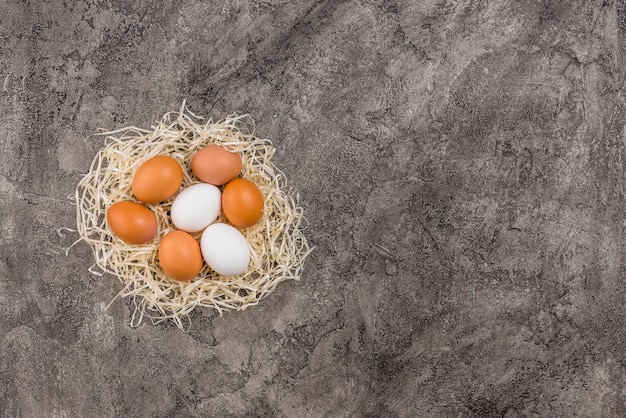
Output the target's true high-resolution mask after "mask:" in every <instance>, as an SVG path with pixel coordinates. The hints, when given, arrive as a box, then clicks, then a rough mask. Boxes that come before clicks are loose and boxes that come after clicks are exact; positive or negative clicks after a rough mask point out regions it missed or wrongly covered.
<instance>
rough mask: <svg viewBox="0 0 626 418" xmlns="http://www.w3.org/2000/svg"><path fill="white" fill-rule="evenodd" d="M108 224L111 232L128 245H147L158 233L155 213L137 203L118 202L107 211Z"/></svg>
mask: <svg viewBox="0 0 626 418" xmlns="http://www.w3.org/2000/svg"><path fill="white" fill-rule="evenodd" d="M106 218H107V224H108V225H109V228H110V229H111V231H112V232H113V233H114V234H115V235H116V236H117V237H118V238H119V239H121V240H122V241H124V242H126V243H127V244H136V245H139V244H145V243H146V242H148V241H150V240H151V239H152V238H154V236H155V235H156V233H157V220H156V216H154V213H152V211H151V210H150V209H148V208H147V207H145V206H144V205H142V204H140V203H136V202H130V201H122V202H117V203H115V204H113V205H111V207H110V208H109V210H107V215H106Z"/></svg>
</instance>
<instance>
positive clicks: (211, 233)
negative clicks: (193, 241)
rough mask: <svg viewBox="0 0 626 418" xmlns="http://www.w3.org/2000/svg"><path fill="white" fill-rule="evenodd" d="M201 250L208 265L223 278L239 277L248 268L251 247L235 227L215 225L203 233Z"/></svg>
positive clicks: (221, 224)
mask: <svg viewBox="0 0 626 418" xmlns="http://www.w3.org/2000/svg"><path fill="white" fill-rule="evenodd" d="M200 248H201V250H202V256H203V257H204V260H205V261H206V263H207V264H208V265H209V267H211V268H212V269H213V270H214V271H215V272H217V273H219V274H221V275H222V276H237V275H239V274H241V273H243V272H244V271H246V269H247V268H248V264H249V263H250V245H249V244H248V241H246V238H245V237H244V236H243V235H242V234H241V232H239V230H238V229H237V228H235V227H233V226H230V225H227V224H224V223H214V224H213V225H210V226H209V227H208V228H207V229H205V230H204V232H203V233H202V238H200Z"/></svg>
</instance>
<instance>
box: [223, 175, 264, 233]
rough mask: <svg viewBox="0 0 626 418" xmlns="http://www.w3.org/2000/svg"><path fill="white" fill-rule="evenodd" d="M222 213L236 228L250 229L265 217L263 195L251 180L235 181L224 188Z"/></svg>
mask: <svg viewBox="0 0 626 418" xmlns="http://www.w3.org/2000/svg"><path fill="white" fill-rule="evenodd" d="M222 211H223V212H224V216H226V219H228V222H230V223H231V224H233V225H234V226H236V227H238V228H248V227H250V226H252V225H254V224H255V223H257V222H258V221H259V219H261V216H263V194H261V191H260V190H259V188H258V187H257V186H256V184H254V183H252V182H251V181H250V180H246V179H242V178H237V179H234V180H232V181H230V182H229V183H228V184H227V185H226V187H224V192H223V194H222Z"/></svg>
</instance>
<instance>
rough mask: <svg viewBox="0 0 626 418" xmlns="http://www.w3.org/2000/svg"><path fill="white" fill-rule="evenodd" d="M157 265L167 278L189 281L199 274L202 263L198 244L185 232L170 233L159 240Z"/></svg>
mask: <svg viewBox="0 0 626 418" xmlns="http://www.w3.org/2000/svg"><path fill="white" fill-rule="evenodd" d="M159 263H160V264H161V269H163V272H164V273H165V274H166V275H167V277H169V278H171V279H174V280H180V281H188V280H191V279H193V278H194V277H196V276H197V275H198V273H200V270H202V265H203V263H204V261H203V260H202V253H201V252H200V244H198V241H196V240H195V239H194V238H193V237H192V236H191V235H189V234H188V233H186V232H183V231H172V232H170V233H168V234H167V235H165V236H164V237H163V238H161V242H160V243H159Z"/></svg>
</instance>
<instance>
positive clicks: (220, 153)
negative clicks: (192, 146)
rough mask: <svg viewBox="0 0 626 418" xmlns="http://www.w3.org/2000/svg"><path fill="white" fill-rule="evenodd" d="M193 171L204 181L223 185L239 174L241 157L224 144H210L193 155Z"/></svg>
mask: <svg viewBox="0 0 626 418" xmlns="http://www.w3.org/2000/svg"><path fill="white" fill-rule="evenodd" d="M191 171H193V173H194V174H195V175H196V176H197V177H198V178H199V179H200V180H202V181H203V182H205V183H209V184H213V185H215V186H221V185H223V184H226V183H228V182H229V181H231V180H232V179H234V178H236V177H237V176H239V173H240V172H241V157H239V154H237V153H235V152H229V151H227V150H226V149H225V148H224V147H222V146H219V145H209V146H208V147H204V148H202V149H201V150H199V151H198V152H196V154H195V155H194V156H193V158H192V159H191Z"/></svg>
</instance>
